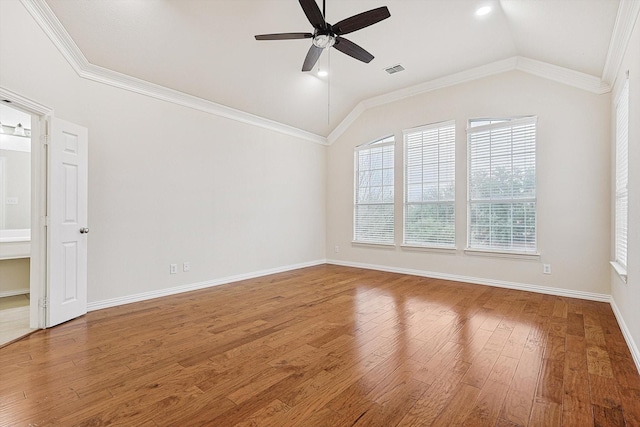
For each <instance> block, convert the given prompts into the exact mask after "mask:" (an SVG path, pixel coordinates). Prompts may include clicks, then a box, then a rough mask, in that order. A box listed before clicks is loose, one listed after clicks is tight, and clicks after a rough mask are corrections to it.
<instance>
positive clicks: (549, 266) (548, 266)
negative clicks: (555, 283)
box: [542, 264, 551, 274]
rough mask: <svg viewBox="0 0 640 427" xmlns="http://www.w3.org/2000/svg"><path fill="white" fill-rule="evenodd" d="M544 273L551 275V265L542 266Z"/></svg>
mask: <svg viewBox="0 0 640 427" xmlns="http://www.w3.org/2000/svg"><path fill="white" fill-rule="evenodd" d="M542 272H543V273H544V274H551V264H542Z"/></svg>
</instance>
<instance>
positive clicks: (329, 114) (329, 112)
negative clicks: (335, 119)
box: [323, 0, 331, 125]
mask: <svg viewBox="0 0 640 427" xmlns="http://www.w3.org/2000/svg"><path fill="white" fill-rule="evenodd" d="M323 1H324V0H323ZM327 60H328V64H327V68H328V69H329V75H328V76H327V125H331V49H329V52H327Z"/></svg>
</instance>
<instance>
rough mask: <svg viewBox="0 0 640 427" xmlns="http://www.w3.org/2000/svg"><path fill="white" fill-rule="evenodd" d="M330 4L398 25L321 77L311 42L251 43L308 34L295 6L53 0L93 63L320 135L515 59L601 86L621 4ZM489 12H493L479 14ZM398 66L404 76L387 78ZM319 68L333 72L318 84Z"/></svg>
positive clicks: (325, 62) (330, 61)
mask: <svg viewBox="0 0 640 427" xmlns="http://www.w3.org/2000/svg"><path fill="white" fill-rule="evenodd" d="M326 3H327V4H326V20H327V21H328V22H330V23H335V22H337V21H339V20H341V19H344V18H346V17H349V16H351V15H354V14H357V13H360V12H363V11H365V10H369V9H373V8H376V7H379V6H385V5H386V6H387V7H388V8H389V11H390V13H391V17H390V18H389V19H386V20H384V21H382V22H380V23H378V24H376V25H373V26H371V27H367V28H364V29H362V30H360V31H357V32H354V33H352V34H349V36H348V38H349V39H350V40H351V41H353V42H355V43H357V44H359V45H361V46H362V47H364V48H365V49H367V50H368V51H369V52H371V53H372V54H373V55H374V56H375V59H374V60H373V61H372V62H371V63H369V64H364V63H362V62H359V61H356V60H354V59H352V58H350V57H348V56H346V55H343V54H342V53H340V52H338V51H337V50H335V49H331V50H330V51H329V54H328V52H327V51H325V52H323V54H322V56H321V58H320V61H319V62H318V66H317V67H316V69H314V71H313V72H308V73H303V72H301V71H300V70H301V67H302V62H303V59H304V57H305V55H306V53H307V50H308V49H309V47H310V45H311V40H310V39H303V40H286V41H256V40H255V39H254V35H255V34H264V33H278V32H298V31H300V32H308V31H311V29H312V28H311V25H310V24H309V21H308V20H307V18H306V16H305V14H304V13H303V11H302V9H301V7H300V5H299V3H298V1H296V0H104V1H86V0H46V5H48V6H49V7H50V8H51V10H52V11H53V13H54V14H55V16H56V17H57V19H58V20H59V21H60V23H61V24H62V26H63V27H64V29H65V30H66V32H68V35H69V36H70V38H71V39H72V40H73V42H75V44H76V45H77V46H78V48H79V50H80V51H81V52H82V54H83V55H84V56H85V57H86V59H87V60H88V62H89V63H91V64H93V65H96V66H99V67H104V68H106V69H108V70H113V71H116V72H119V73H123V74H125V75H128V76H131V77H135V78H137V79H141V80H144V81H147V82H150V83H154V84H156V85H160V86H164V87H166V88H170V89H173V90H176V91H179V92H183V93H186V94H189V95H193V96H195V97H198V98H202V99H204V100H207V101H211V102H214V103H217V104H222V105H224V106H227V107H231V108H233V109H237V110H240V111H243V112H246V113H250V114H253V115H256V116H259V117H262V118H265V119H269V120H273V121H275V122H279V123H282V124H285V125H289V126H292V127H293V128H297V129H301V130H304V131H307V132H310V133H313V134H316V135H320V136H323V137H324V136H327V135H329V134H330V133H331V132H332V131H333V130H334V129H335V128H336V127H337V126H338V125H339V124H340V123H341V122H342V121H343V120H344V119H345V117H347V116H348V114H349V113H350V112H351V111H352V110H353V109H354V108H355V107H356V106H357V105H358V104H359V103H361V102H362V101H364V100H367V99H370V98H373V97H377V96H380V95H383V94H385V93H389V92H394V91H398V90H401V89H404V88H409V87H412V86H415V85H419V84H422V83H424V82H429V81H433V80H435V79H440V78H443V77H445V76H450V75H453V74H456V73H460V72H464V71H465V70H469V69H473V68H475V67H480V66H484V65H486V64H492V63H495V62H496V61H501V60H506V59H509V58H514V57H521V58H525V59H530V60H535V61H539V62H540V63H543V64H550V65H551V66H557V67H562V68H563V69H567V70H572V71H575V72H578V73H585V74H588V75H590V76H593V77H594V78H598V79H600V78H601V77H602V76H603V72H604V68H605V64H606V62H607V55H608V52H609V46H610V42H611V38H612V34H613V32H614V26H615V23H616V15H617V13H618V7H619V3H620V2H619V0H327V2H326ZM485 5H489V6H491V7H492V11H491V12H490V13H489V14H488V15H485V16H481V17H479V16H477V15H476V13H475V12H476V10H477V9H478V8H479V7H480V6H485ZM320 7H321V8H322V5H321V4H320ZM396 64H402V66H403V67H404V68H405V69H406V70H405V71H402V72H400V73H396V74H392V75H390V74H388V73H387V72H385V71H384V68H386V67H388V66H392V65H396ZM536 64H538V62H536ZM318 67H319V68H322V69H328V70H329V73H330V74H329V76H327V77H319V76H318V75H317V73H316V72H315V71H316V70H317V68H318Z"/></svg>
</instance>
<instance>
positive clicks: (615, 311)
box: [610, 295, 640, 372]
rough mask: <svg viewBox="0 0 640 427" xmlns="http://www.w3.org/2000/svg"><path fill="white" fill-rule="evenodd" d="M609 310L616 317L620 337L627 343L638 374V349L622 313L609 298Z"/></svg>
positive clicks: (639, 365)
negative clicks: (620, 333) (620, 332)
mask: <svg viewBox="0 0 640 427" xmlns="http://www.w3.org/2000/svg"><path fill="white" fill-rule="evenodd" d="M610 304H611V309H612V310H613V314H614V315H615V316H616V320H617V321H618V326H620V330H621V331H622V335H623V336H624V339H625V341H626V342H627V346H628V347H629V351H630V352H631V356H632V357H633V361H634V362H635V364H636V368H637V369H638V372H640V349H638V345H637V344H636V342H635V341H634V340H633V336H632V335H631V331H629V328H628V327H627V324H626V323H625V321H624V317H623V316H622V312H621V311H620V309H619V308H618V305H617V304H616V300H615V298H614V297H613V295H612V296H611V301H610Z"/></svg>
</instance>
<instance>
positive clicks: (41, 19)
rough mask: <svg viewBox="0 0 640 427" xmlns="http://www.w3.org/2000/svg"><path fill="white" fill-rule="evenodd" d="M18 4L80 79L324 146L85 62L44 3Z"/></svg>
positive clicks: (27, 0)
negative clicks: (33, 20) (38, 26)
mask: <svg viewBox="0 0 640 427" xmlns="http://www.w3.org/2000/svg"><path fill="white" fill-rule="evenodd" d="M21 3H22V5H23V6H24V7H25V9H27V11H28V12H29V13H30V14H31V16H32V17H33V18H34V19H35V21H36V22H37V23H38V24H39V25H40V27H41V28H42V30H43V31H44V32H45V33H46V35H47V36H48V37H49V39H50V40H51V41H52V42H53V44H54V45H55V46H56V48H57V49H58V50H59V51H60V53H62V56H64V58H65V59H66V60H67V62H68V63H69V64H70V65H71V67H72V68H73V69H74V70H75V72H76V73H77V74H78V75H79V76H80V77H82V78H85V79H87V80H93V81H95V82H98V83H103V84H106V85H110V86H114V87H117V88H120V89H124V90H128V91H131V92H135V93H139V94H141V95H145V96H149V97H152V98H156V99H159V100H162V101H167V102H171V103H174V104H177V105H181V106H183V107H188V108H193V109H195V110H199V111H203V112H205V113H209V114H214V115H216V116H220V117H225V118H227V119H231V120H236V121H239V122H241V123H247V124H250V125H253V126H258V127H261V128H264V129H268V130H272V131H276V132H280V133H283V134H285V135H290V136H294V137H296V138H300V139H304V140H307V141H310V142H313V143H316V144H321V145H327V139H326V138H325V137H323V136H320V135H316V134H314V133H311V132H307V131H305V130H302V129H298V128H295V127H293V126H289V125H286V124H283V123H279V122H276V121H274V120H270V119H266V118H263V117H259V116H256V115H254V114H250V113H246V112H244V111H240V110H236V109H235V108H230V107H227V106H225V105H222V104H218V103H215V102H212V101H207V100H205V99H202V98H198V97H196V96H192V95H188V94H186V93H183V92H179V91H177V90H173V89H169V88H167V87H164V86H160V85H156V84H154V83H150V82H147V81H145V80H141V79H138V78H135V77H131V76H128V75H126V74H122V73H118V72H116V71H112V70H109V69H107V68H103V67H99V66H97V65H93V64H91V63H90V62H89V61H88V60H87V58H86V57H85V56H84V54H83V53H82V51H81V50H80V48H78V46H77V45H76V43H75V42H74V41H73V39H72V38H71V36H70V35H69V33H67V31H66V29H65V28H64V26H63V25H62V23H61V22H60V21H59V20H58V18H57V17H56V15H55V14H54V13H53V11H52V10H51V8H50V7H49V5H48V4H47V3H46V2H45V1H44V0H21Z"/></svg>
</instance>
